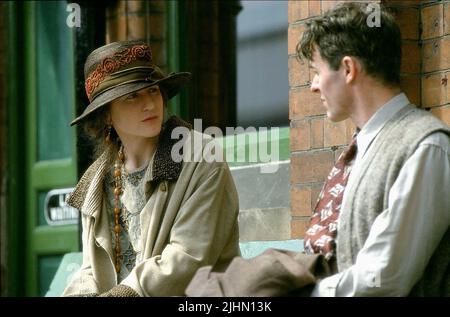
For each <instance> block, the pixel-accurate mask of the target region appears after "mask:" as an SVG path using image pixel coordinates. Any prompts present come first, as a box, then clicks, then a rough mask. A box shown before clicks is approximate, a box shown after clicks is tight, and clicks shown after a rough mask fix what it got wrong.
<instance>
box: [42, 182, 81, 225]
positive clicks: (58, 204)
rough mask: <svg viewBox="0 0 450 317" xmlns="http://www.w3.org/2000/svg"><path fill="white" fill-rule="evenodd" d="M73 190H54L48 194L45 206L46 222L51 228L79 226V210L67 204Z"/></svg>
mask: <svg viewBox="0 0 450 317" xmlns="http://www.w3.org/2000/svg"><path fill="white" fill-rule="evenodd" d="M72 191H73V188H63V189H53V190H51V191H49V192H48V193H47V196H46V197H45V204H44V215H45V220H46V221H47V223H48V225H50V226H60V225H70V224H77V223H78V218H79V212H78V209H76V208H73V207H71V206H69V205H67V203H66V198H67V196H68V195H69V194H70V193H71V192H72Z"/></svg>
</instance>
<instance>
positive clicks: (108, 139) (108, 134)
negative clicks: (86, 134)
mask: <svg viewBox="0 0 450 317" xmlns="http://www.w3.org/2000/svg"><path fill="white" fill-rule="evenodd" d="M111 128H112V126H111V125H110V124H108V126H107V127H106V129H105V142H106V144H110V143H111Z"/></svg>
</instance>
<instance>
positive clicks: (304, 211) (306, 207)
mask: <svg viewBox="0 0 450 317" xmlns="http://www.w3.org/2000/svg"><path fill="white" fill-rule="evenodd" d="M291 211H292V216H306V217H308V216H310V215H311V186H302V187H301V188H297V187H292V189H291Z"/></svg>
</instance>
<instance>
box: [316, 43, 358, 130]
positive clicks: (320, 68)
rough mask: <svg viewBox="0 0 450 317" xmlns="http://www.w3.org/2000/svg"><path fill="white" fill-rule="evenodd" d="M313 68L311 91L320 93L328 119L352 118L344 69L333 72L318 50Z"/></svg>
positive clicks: (336, 120) (337, 120) (334, 120)
mask: <svg viewBox="0 0 450 317" xmlns="http://www.w3.org/2000/svg"><path fill="white" fill-rule="evenodd" d="M311 68H312V69H313V70H314V78H313V81H312V83H311V91H312V92H316V93H320V99H321V100H322V103H323V105H324V106H325V108H326V109H327V116H328V118H329V119H330V120H331V121H333V122H339V121H342V120H345V119H347V118H348V117H349V116H350V112H349V111H350V110H349V109H350V99H349V94H348V93H349V87H348V85H347V84H346V81H345V71H344V70H343V67H342V66H341V67H340V68H339V69H338V70H336V71H335V70H332V69H331V68H330V65H329V64H328V62H327V61H326V60H324V59H322V56H320V53H319V51H318V49H315V50H314V53H313V59H312V61H311Z"/></svg>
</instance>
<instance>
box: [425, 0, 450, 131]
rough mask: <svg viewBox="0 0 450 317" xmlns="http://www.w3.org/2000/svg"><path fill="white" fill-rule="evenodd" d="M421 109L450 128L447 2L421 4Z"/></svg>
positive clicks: (449, 18) (449, 5) (449, 16)
mask: <svg viewBox="0 0 450 317" xmlns="http://www.w3.org/2000/svg"><path fill="white" fill-rule="evenodd" d="M422 2H423V3H422V6H421V9H420V10H421V17H422V18H421V21H422V26H423V32H422V37H421V42H422V74H421V85H422V87H421V92H422V95H421V106H422V107H424V108H427V109H428V108H430V110H431V112H432V113H433V114H435V115H436V116H437V117H439V118H440V119H441V120H442V121H444V122H446V123H447V124H449V125H450V82H449V80H450V1H422Z"/></svg>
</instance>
